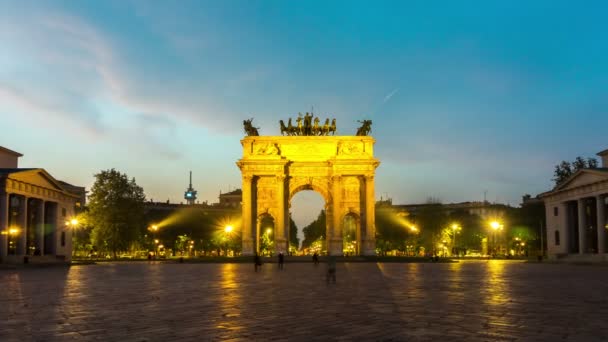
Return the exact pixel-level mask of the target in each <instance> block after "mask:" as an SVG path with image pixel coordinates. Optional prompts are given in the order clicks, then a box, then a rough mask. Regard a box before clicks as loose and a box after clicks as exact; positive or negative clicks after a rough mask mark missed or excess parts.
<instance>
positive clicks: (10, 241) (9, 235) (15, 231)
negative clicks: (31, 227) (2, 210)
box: [2, 227, 20, 255]
mask: <svg viewBox="0 0 608 342" xmlns="http://www.w3.org/2000/svg"><path fill="white" fill-rule="evenodd" d="M19 232H20V230H19V228H14V227H11V228H9V229H8V230H5V231H3V232H2V235H6V236H7V240H8V241H7V243H8V254H9V255H13V254H17V246H13V244H14V241H13V239H11V238H12V237H13V236H17V235H19ZM12 250H14V251H15V253H11V251H12Z"/></svg>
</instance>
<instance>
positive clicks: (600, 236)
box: [539, 150, 608, 261]
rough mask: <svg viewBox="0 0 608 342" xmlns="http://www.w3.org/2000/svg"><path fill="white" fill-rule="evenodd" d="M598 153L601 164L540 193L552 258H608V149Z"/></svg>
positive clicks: (605, 259)
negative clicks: (607, 236)
mask: <svg viewBox="0 0 608 342" xmlns="http://www.w3.org/2000/svg"><path fill="white" fill-rule="evenodd" d="M597 155H598V156H599V157H601V160H602V161H601V162H602V167H599V168H593V169H581V170H579V171H577V172H576V173H575V174H573V175H572V176H571V177H570V178H569V179H567V180H566V181H565V182H563V183H561V184H559V185H558V186H557V187H555V189H553V190H551V191H549V192H545V193H543V194H541V195H539V197H540V198H542V199H543V201H544V202H545V210H546V217H547V254H548V256H549V258H554V259H555V258H562V257H568V258H570V259H575V260H576V259H583V260H598V261H601V260H603V261H608V254H606V251H608V240H607V239H606V235H607V234H606V229H608V222H607V220H606V211H607V207H608V204H607V198H608V150H604V151H602V152H599V153H598V154H597Z"/></svg>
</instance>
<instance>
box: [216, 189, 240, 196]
mask: <svg viewBox="0 0 608 342" xmlns="http://www.w3.org/2000/svg"><path fill="white" fill-rule="evenodd" d="M242 194H243V191H242V190H241V189H236V190H233V191H230V192H227V193H225V194H221V195H220V196H230V195H242Z"/></svg>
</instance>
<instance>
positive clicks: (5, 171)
mask: <svg viewBox="0 0 608 342" xmlns="http://www.w3.org/2000/svg"><path fill="white" fill-rule="evenodd" d="M25 172H37V173H38V174H39V175H40V176H41V177H43V178H44V179H46V180H47V181H48V182H50V183H51V184H52V185H53V186H54V187H55V188H57V189H58V190H60V191H63V192H64V193H65V194H69V195H71V196H74V197H77V196H78V195H77V194H75V193H74V192H72V191H69V190H68V189H66V187H67V186H65V185H63V184H61V182H60V181H58V180H56V179H55V178H54V177H53V176H51V175H50V174H49V173H48V172H46V170H45V169H42V168H0V177H10V175H12V174H16V173H25ZM64 184H68V183H64ZM70 186H72V187H73V188H76V187H74V186H73V185H70ZM82 189H83V190H84V188H82Z"/></svg>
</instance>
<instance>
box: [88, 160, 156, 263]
mask: <svg viewBox="0 0 608 342" xmlns="http://www.w3.org/2000/svg"><path fill="white" fill-rule="evenodd" d="M145 199H146V197H145V195H144V190H143V189H142V188H141V187H140V186H138V185H137V184H136V183H135V178H132V179H131V180H129V178H128V177H127V175H126V174H122V173H120V172H118V171H116V170H114V169H111V170H106V171H101V172H100V173H98V174H96V175H95V183H94V184H93V187H92V188H91V195H90V196H89V215H88V217H89V220H90V222H89V223H90V224H91V225H92V226H93V232H92V240H93V243H94V244H95V245H96V246H98V247H99V248H100V249H102V250H107V251H110V252H111V253H112V255H113V257H114V258H116V256H117V253H118V252H120V251H126V250H128V249H129V247H130V246H131V245H132V244H133V243H135V242H137V241H138V240H140V238H141V237H142V235H143V232H144V229H145V224H144V201H145Z"/></svg>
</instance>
